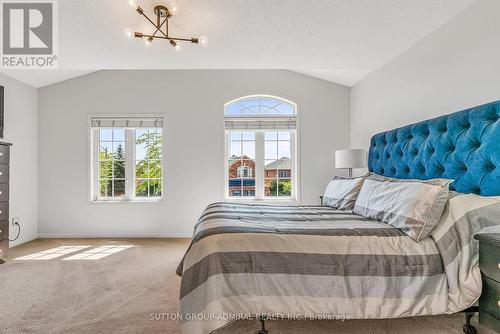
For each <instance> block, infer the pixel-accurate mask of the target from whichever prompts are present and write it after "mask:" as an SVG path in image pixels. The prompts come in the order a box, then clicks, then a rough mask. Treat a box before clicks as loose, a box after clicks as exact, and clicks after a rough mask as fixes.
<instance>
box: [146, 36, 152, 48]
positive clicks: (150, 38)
mask: <svg viewBox="0 0 500 334" xmlns="http://www.w3.org/2000/svg"><path fill="white" fill-rule="evenodd" d="M145 43H146V47H148V48H149V47H150V46H151V44H153V37H149V38H148V39H147V40H146V42H145Z"/></svg>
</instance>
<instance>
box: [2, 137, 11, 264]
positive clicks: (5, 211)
mask: <svg viewBox="0 0 500 334" xmlns="http://www.w3.org/2000/svg"><path fill="white" fill-rule="evenodd" d="M10 145H11V144H9V143H4V142H0V263H4V262H5V260H4V258H5V257H6V256H7V250H8V249H9V181H10V178H9V162H10Z"/></svg>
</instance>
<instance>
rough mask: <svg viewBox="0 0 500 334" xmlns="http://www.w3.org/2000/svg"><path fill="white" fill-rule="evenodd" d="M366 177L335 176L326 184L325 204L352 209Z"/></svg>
mask: <svg viewBox="0 0 500 334" xmlns="http://www.w3.org/2000/svg"><path fill="white" fill-rule="evenodd" d="M364 180H365V177H364V176H362V177H356V178H351V179H349V178H345V177H340V176H335V177H334V178H333V179H332V180H331V181H330V183H328V185H327V186H326V189H325V194H324V195H323V205H326V206H331V207H332V208H336V209H339V210H352V209H354V203H355V202H356V198H357V197H358V194H359V191H360V190H361V186H362V185H363V181H364Z"/></svg>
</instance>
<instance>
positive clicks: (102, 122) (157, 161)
mask: <svg viewBox="0 0 500 334" xmlns="http://www.w3.org/2000/svg"><path fill="white" fill-rule="evenodd" d="M91 134H92V144H91V145H92V147H91V152H92V159H91V160H92V166H91V167H92V184H91V188H92V193H91V196H92V200H94V201H106V200H111V201H131V200H159V199H160V198H161V197H162V193H163V144H162V137H163V120H162V119H161V118H159V117H154V118H130V117H127V118H117V117H113V118H107V117H92V118H91Z"/></svg>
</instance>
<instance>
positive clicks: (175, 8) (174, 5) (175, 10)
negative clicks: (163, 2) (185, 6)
mask: <svg viewBox="0 0 500 334" xmlns="http://www.w3.org/2000/svg"><path fill="white" fill-rule="evenodd" d="M167 8H168V11H169V12H170V14H171V15H177V14H178V13H179V5H178V4H177V2H175V1H174V2H171V3H169V4H168V6H167Z"/></svg>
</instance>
